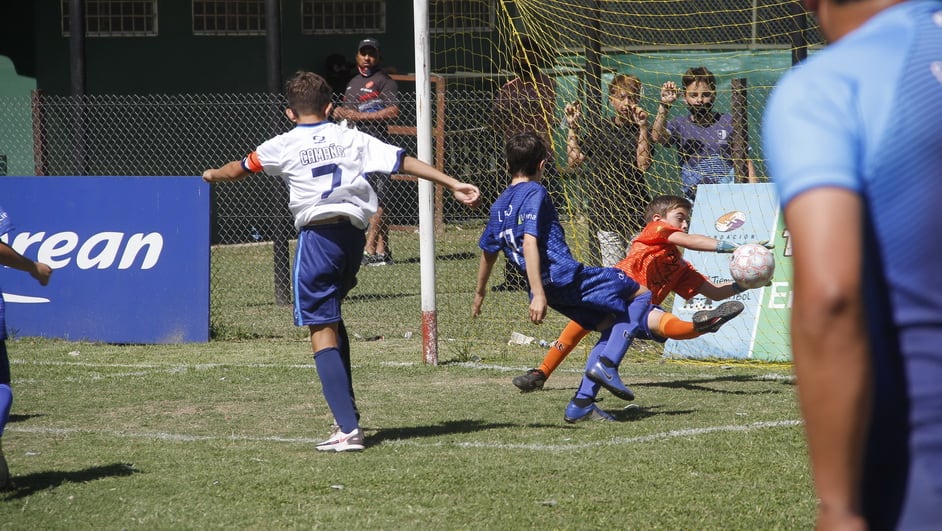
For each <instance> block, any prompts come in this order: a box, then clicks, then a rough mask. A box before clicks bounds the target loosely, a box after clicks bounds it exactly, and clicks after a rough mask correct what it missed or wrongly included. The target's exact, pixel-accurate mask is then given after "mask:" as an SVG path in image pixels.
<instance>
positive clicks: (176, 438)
mask: <svg viewBox="0 0 942 531" xmlns="http://www.w3.org/2000/svg"><path fill="white" fill-rule="evenodd" d="M801 424H802V422H801V421H800V420H778V421H769V422H754V423H752V424H743V425H729V426H712V427H706V428H689V429H684V430H670V431H666V432H661V433H651V434H648V435H638V436H636V437H614V438H612V439H609V440H607V441H593V442H583V443H565V444H502V443H490V442H473V441H471V442H445V443H440V442H439V443H426V442H422V441H419V440H416V439H393V440H388V441H383V443H382V444H390V445H395V446H418V447H429V448H431V447H458V448H484V449H494V450H531V451H541V452H560V451H566V450H582V449H586V448H594V447H599V446H626V445H629V444H637V443H646V442H653V441H662V440H665V439H675V438H688V437H696V436H698V435H708V434H711V433H720V432H750V431H755V430H759V429H767V428H781V427H791V426H800V425H801ZM7 431H14V432H21V433H39V434H49V435H72V434H93V435H106V436H111V437H119V438H133V439H150V440H159V441H171V442H198V441H230V442H246V441H247V442H275V443H288V444H314V443H317V442H319V441H320V440H319V439H308V438H298V437H277V436H272V437H250V436H247V435H228V436H216V435H188V434H180V433H165V432H147V433H135V432H127V431H104V430H88V429H77V428H42V427H28V426H14V425H8V426H7ZM367 441H369V437H367Z"/></svg>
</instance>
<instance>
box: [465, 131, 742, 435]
mask: <svg viewBox="0 0 942 531" xmlns="http://www.w3.org/2000/svg"><path fill="white" fill-rule="evenodd" d="M506 156H507V170H508V171H509V173H510V175H511V182H510V186H509V187H508V188H507V189H506V190H504V192H503V193H501V195H500V196H499V197H498V198H497V200H496V201H495V202H494V204H493V205H492V206H491V211H490V217H489V219H488V223H487V226H486V227H485V229H484V232H483V233H482V234H481V238H480V241H479V244H478V245H479V246H480V247H481V250H482V253H481V260H480V265H479V268H478V279H477V288H476V290H475V296H474V302H473V304H472V307H471V316H472V317H477V316H478V315H480V313H481V306H482V304H483V302H484V297H485V295H486V294H487V281H488V278H489V277H490V274H491V270H492V269H493V267H494V263H495V262H496V260H497V255H498V253H500V252H503V254H504V257H505V258H506V259H507V261H508V262H510V263H512V264H514V265H515V266H516V267H517V268H518V269H520V270H521V271H522V272H524V273H525V274H526V276H527V280H528V281H529V285H530V308H529V316H530V320H531V321H532V322H533V323H535V324H540V323H542V322H543V319H544V318H545V317H546V312H547V308H548V307H551V308H553V309H554V310H556V311H558V312H560V313H562V314H563V315H565V316H567V317H569V318H570V319H572V320H574V321H576V322H578V323H579V325H580V326H582V327H584V328H586V329H590V330H598V331H599V332H601V334H602V336H601V338H600V339H599V341H598V343H596V345H595V347H594V348H593V349H592V353H591V354H590V355H589V360H588V362H587V364H586V377H585V378H583V383H582V385H580V388H579V390H578V391H577V392H576V395H575V396H574V397H573V399H572V401H570V402H569V404H568V405H567V406H566V414H565V420H566V422H570V423H572V422H579V421H583V420H591V419H597V420H613V417H612V416H611V415H609V414H608V413H606V412H604V411H602V410H601V409H599V408H598V406H596V405H595V395H596V394H597V393H598V390H599V388H600V386H604V387H605V388H606V389H608V390H609V391H610V392H612V393H613V394H614V395H615V396H618V397H619V398H622V399H625V400H633V399H634V393H633V392H632V391H631V390H630V389H629V388H627V387H626V386H625V385H624V383H622V381H621V378H620V377H619V375H618V365H619V364H620V363H621V360H622V359H623V358H624V356H625V352H626V350H627V349H628V346H629V345H630V343H631V340H632V338H633V337H634V336H635V334H637V333H639V332H640V333H646V329H647V326H648V319H649V318H650V317H651V316H650V315H649V314H650V313H651V298H650V297H651V294H650V292H649V291H648V290H647V288H645V287H644V286H641V285H640V284H638V283H637V282H636V281H635V280H633V279H632V278H631V277H630V276H628V275H626V274H625V273H624V272H622V271H620V270H618V269H615V268H610V267H591V266H586V265H583V264H582V263H580V262H577V261H576V260H575V258H573V256H572V253H571V252H570V250H569V247H568V246H567V244H566V238H565V234H564V232H563V228H562V225H561V224H560V222H559V217H558V214H557V213H556V208H555V207H554V206H553V204H552V202H551V201H550V200H549V196H548V192H547V191H546V188H544V187H543V185H542V184H540V181H541V179H542V178H543V170H544V167H545V165H546V163H547V162H546V159H547V150H546V145H545V144H544V143H543V141H542V140H541V139H540V138H539V137H538V136H537V135H536V134H535V133H521V134H518V135H515V136H513V137H511V139H510V140H509V141H508V142H507V147H506ZM741 310H742V305H741V304H739V311H741ZM659 313H661V314H662V315H663V312H659ZM735 314H738V312H735V313H733V312H731V311H729V308H719V309H717V310H714V311H710V312H707V311H704V312H698V314H697V316H695V320H699V322H700V326H701V327H708V328H713V327H717V328H718V327H719V326H720V325H722V324H723V323H724V322H726V321H728V320H729V319H731V318H732V317H734V316H735Z"/></svg>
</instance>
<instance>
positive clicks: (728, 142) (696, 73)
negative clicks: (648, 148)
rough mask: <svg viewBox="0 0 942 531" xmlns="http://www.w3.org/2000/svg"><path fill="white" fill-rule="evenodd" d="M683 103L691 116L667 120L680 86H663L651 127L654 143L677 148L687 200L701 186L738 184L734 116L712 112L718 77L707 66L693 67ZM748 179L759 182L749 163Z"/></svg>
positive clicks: (686, 79) (687, 75)
mask: <svg viewBox="0 0 942 531" xmlns="http://www.w3.org/2000/svg"><path fill="white" fill-rule="evenodd" d="M682 83H683V87H684V91H683V96H684V103H686V104H687V109H688V111H689V113H688V114H687V115H686V116H679V117H677V118H674V119H672V120H670V121H669V122H668V121H667V115H668V113H669V112H670V108H671V105H673V104H674V102H675V101H677V96H678V94H677V92H678V91H677V85H675V84H674V82H673V81H668V82H666V83H664V84H663V85H662V86H661V103H660V104H659V105H658V108H657V115H655V117H654V125H653V126H652V128H651V140H652V141H654V142H655V143H657V144H662V145H670V146H673V147H675V148H676V149H677V158H678V161H679V163H680V179H681V181H682V185H683V193H684V197H686V198H687V199H689V200H691V201H693V200H694V197H695V196H696V194H697V185H699V184H728V183H733V182H736V171H735V165H734V164H733V151H732V148H733V142H732V140H733V116H732V115H731V114H729V113H724V114H721V113H718V112H715V111H714V110H713V104H714V103H715V102H716V77H715V76H714V75H713V72H710V70H709V69H708V68H707V67H705V66H698V67H695V68H690V69H688V70H687V72H686V73H685V74H684V76H683V79H682ZM746 166H747V172H748V174H747V175H745V176H739V177H740V178H742V177H745V178H746V179H748V181H749V182H750V183H754V182H756V175H755V167H754V166H753V164H752V161H751V160H747V161H746Z"/></svg>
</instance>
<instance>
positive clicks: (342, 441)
mask: <svg viewBox="0 0 942 531" xmlns="http://www.w3.org/2000/svg"><path fill="white" fill-rule="evenodd" d="M315 448H317V450H318V451H321V452H358V451H360V450H362V449H364V448H366V447H365V446H364V445H363V432H362V431H360V428H356V429H354V430H353V431H352V432H350V433H344V432H343V431H341V429H340V427H339V426H338V427H337V428H336V429H335V430H334V433H332V434H331V435H330V438H329V439H327V440H326V441H324V442H319V443H317V446H315Z"/></svg>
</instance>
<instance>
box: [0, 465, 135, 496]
mask: <svg viewBox="0 0 942 531" xmlns="http://www.w3.org/2000/svg"><path fill="white" fill-rule="evenodd" d="M138 472H139V471H137V470H135V469H134V466H133V465H131V464H129V463H113V464H110V465H103V466H95V467H91V468H86V469H83V470H76V471H73V472H63V471H53V472H35V473H33V474H26V475H25V476H15V477H13V478H12V481H11V483H12V486H11V487H9V488H8V490H7V491H6V492H3V493H0V495H3V499H5V500H16V499H21V498H26V497H27V496H31V495H33V494H35V493H37V492H40V491H43V490H47V489H53V488H56V487H58V486H60V485H62V484H63V483H88V482H89V481H94V480H96V479H103V478H108V477H122V476H130V475H132V474H135V473H138Z"/></svg>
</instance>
